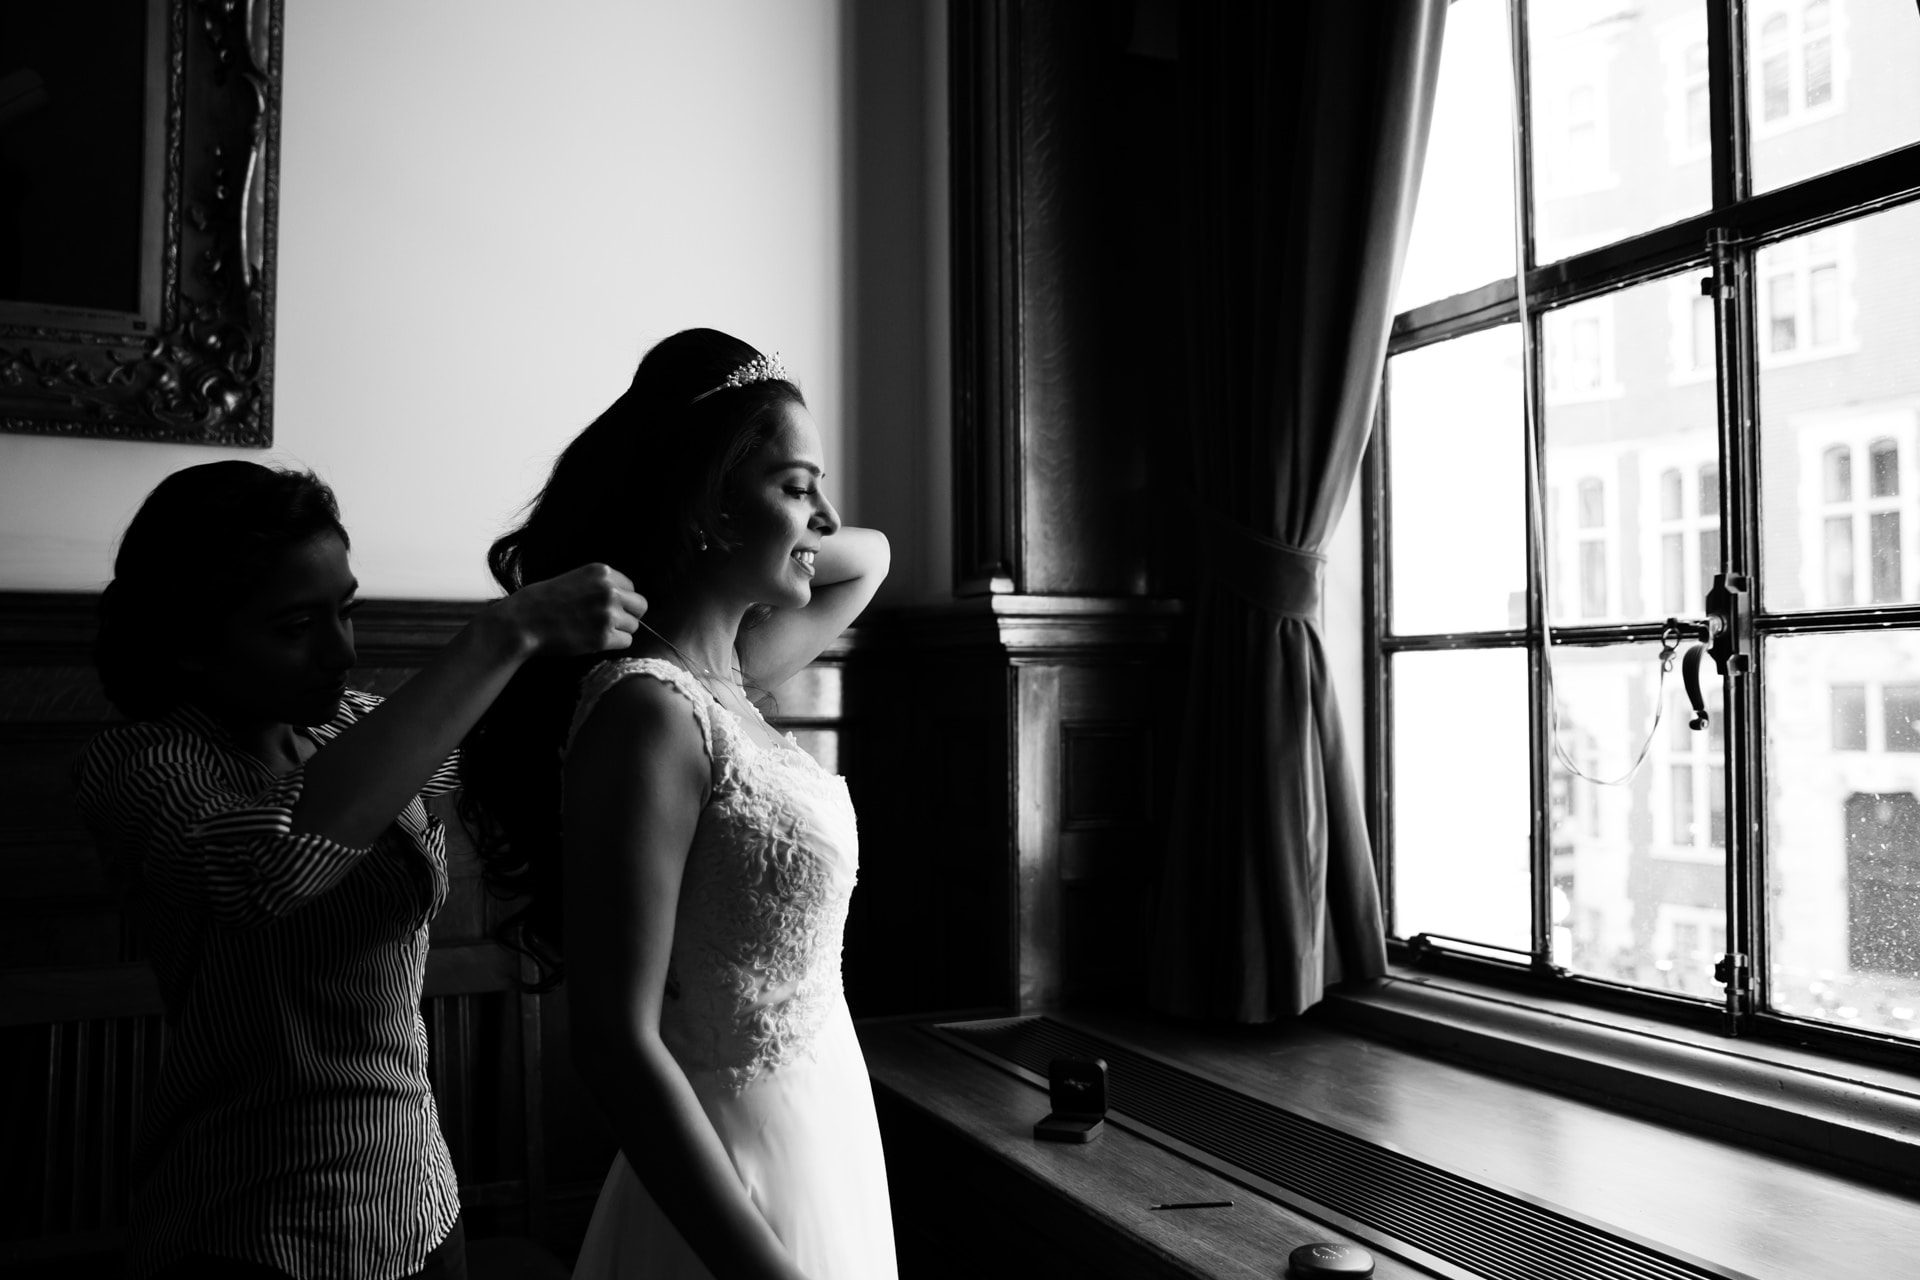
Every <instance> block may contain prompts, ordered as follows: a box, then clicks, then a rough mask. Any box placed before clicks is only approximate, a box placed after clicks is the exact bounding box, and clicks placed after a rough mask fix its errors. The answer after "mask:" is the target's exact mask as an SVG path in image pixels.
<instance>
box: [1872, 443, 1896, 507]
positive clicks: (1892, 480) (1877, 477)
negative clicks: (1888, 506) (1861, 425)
mask: <svg viewBox="0 0 1920 1280" xmlns="http://www.w3.org/2000/svg"><path fill="white" fill-rule="evenodd" d="M1867 468H1868V478H1867V492H1868V493H1871V494H1872V495H1873V496H1874V497H1876V498H1893V497H1898V496H1899V494H1900V446H1899V445H1898V444H1896V443H1894V442H1893V441H1891V440H1875V441H1874V442H1873V443H1872V444H1871V445H1869V446H1868V447H1867Z"/></svg>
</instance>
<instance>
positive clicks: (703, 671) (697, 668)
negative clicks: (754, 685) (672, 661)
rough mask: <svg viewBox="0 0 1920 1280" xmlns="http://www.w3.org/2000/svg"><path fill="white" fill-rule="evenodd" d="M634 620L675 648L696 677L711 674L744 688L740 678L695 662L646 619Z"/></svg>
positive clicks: (681, 659)
mask: <svg viewBox="0 0 1920 1280" xmlns="http://www.w3.org/2000/svg"><path fill="white" fill-rule="evenodd" d="M634 621H636V622H638V623H639V624H640V627H641V629H642V630H644V631H645V632H646V633H647V634H648V635H650V636H652V637H653V638H654V639H655V640H658V641H659V642H660V643H661V644H663V645H665V646H667V648H669V649H671V650H673V655H674V657H676V658H678V659H680V661H682V662H684V663H685V664H686V665H687V670H689V671H691V672H692V673H693V675H694V678H695V679H699V680H704V679H706V678H707V677H709V676H711V677H712V678H713V679H715V680H718V681H719V682H720V683H722V684H724V685H726V686H728V687H729V688H731V689H734V690H736V691H738V690H740V689H742V688H743V686H742V685H741V683H740V682H739V681H738V680H735V679H733V678H731V677H729V676H723V675H721V674H720V673H719V672H718V671H715V670H714V669H713V668H712V667H709V666H704V665H702V664H701V663H698V662H695V661H694V660H693V659H692V658H689V657H688V656H687V655H686V652H685V651H684V650H683V649H681V647H680V646H679V645H677V644H675V643H674V642H673V641H671V640H669V639H667V638H666V637H665V636H663V635H661V634H660V633H659V632H658V631H655V630H654V629H653V628H652V627H650V626H648V625H647V622H646V619H644V618H636V619H634ZM735 670H738V668H735Z"/></svg>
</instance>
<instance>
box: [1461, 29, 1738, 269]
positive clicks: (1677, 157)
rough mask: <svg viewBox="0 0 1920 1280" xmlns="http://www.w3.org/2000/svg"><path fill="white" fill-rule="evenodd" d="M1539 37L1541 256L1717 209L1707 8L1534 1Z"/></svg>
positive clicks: (1534, 58) (1533, 120) (1537, 255)
mask: <svg viewBox="0 0 1920 1280" xmlns="http://www.w3.org/2000/svg"><path fill="white" fill-rule="evenodd" d="M1448 21H1449V28H1451V23H1452V20H1451V18H1449V20H1448ZM1527 33H1528V40H1529V49H1528V59H1529V66H1528V89H1527V94H1528V106H1527V110H1528V113H1529V125H1530V132H1529V136H1530V137H1531V139H1532V145H1533V156H1532V160H1533V210H1534V259H1535V261H1536V262H1540V263H1545V262H1553V261H1556V260H1558V259H1560V258H1565V257H1567V256H1569V255H1571V254H1575V253H1579V252H1581V251H1583V250H1586V249H1592V248H1597V247H1598V246H1600V245H1603V244H1609V243H1612V242H1613V241H1616V240H1623V239H1625V238H1627V237H1628V236H1632V235H1637V234H1639V233H1640V232H1642V231H1649V230H1651V229H1653V228H1654V227H1658V226H1662V225H1665V224H1667V223H1671V222H1678V221H1679V220H1681V219H1682V218H1686V217H1690V216H1691V215H1693V214H1695V213H1699V212H1702V211H1704V210H1705V209H1706V208H1707V207H1708V205H1709V203H1710V202H1711V198H1712V178H1711V174H1710V172H1709V164H1708V162H1709V159H1710V157H1711V147H1710V146H1708V145H1706V144H1707V143H1708V141H1709V140H1708V138H1707V137H1706V134H1707V132H1708V130H1707V121H1706V120H1705V94H1706V85H1705V77H1704V74H1702V73H1701V72H1700V71H1697V70H1696V69H1695V68H1697V67H1698V66H1699V63H1698V62H1697V61H1696V60H1695V56H1694V55H1693V54H1692V51H1693V50H1694V49H1696V48H1701V47H1704V46H1705V44H1706V39H1707V26H1706V17H1705V7H1704V6H1700V5H1692V6H1687V7H1685V8H1683V9H1681V10H1680V11H1679V12H1678V13H1676V12H1674V10H1673V7H1671V6H1669V7H1667V8H1661V7H1659V6H1653V5H1641V6H1626V5H1601V6H1596V5H1577V4H1567V3H1564V2H1563V0H1528V3H1527ZM1449 38H1451V29H1449Z"/></svg>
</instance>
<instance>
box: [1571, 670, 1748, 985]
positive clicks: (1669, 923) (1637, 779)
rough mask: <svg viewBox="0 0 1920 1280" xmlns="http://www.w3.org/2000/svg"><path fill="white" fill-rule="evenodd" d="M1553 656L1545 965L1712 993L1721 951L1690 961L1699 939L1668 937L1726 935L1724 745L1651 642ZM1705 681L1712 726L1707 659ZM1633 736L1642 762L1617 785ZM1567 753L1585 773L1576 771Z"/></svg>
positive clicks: (1715, 704)
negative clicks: (1695, 714)
mask: <svg viewBox="0 0 1920 1280" xmlns="http://www.w3.org/2000/svg"><path fill="white" fill-rule="evenodd" d="M1552 657H1553V687H1554V693H1555V702H1556V706H1557V708H1558V714H1557V717H1556V719H1557V722H1558V747H1559V751H1558V752H1557V753H1556V754H1555V756H1554V757H1553V765H1552V775H1551V776H1552V793H1553V795H1554V797H1555V800H1556V812H1555V821H1554V826H1553V837H1552V868H1553V870H1552V874H1553V888H1554V892H1553V894H1552V895H1551V897H1552V903H1553V906H1552V910H1553V913H1554V920H1553V939H1554V960H1555V962H1556V963H1559V964H1564V965H1566V966H1567V967H1569V968H1571V969H1573V970H1575V971H1577V972H1580V973H1586V974H1591V975H1594V976H1597V977H1603V978H1608V979H1611V980H1613V981H1617V982H1627V983H1632V984H1634V985H1636V986H1642V987H1650V988H1654V989H1658V990H1663V991H1680V992H1684V993H1687V994H1690V995H1697V996H1702V997H1705V998H1708V999H1717V998H1719V996H1720V995H1721V994H1722V993H1721V989H1720V987H1719V986H1718V985H1717V984H1716V983H1714V981H1713V960H1714V959H1717V958H1718V952H1716V953H1715V954H1714V955H1713V956H1712V957H1696V956H1693V955H1692V954H1691V952H1692V951H1693V950H1694V949H1696V947H1699V946H1703V945H1704V944H1703V943H1701V942H1699V941H1698V940H1696V942H1695V943H1691V944H1682V943H1680V942H1678V941H1676V939H1675V937H1674V933H1675V930H1676V928H1677V927H1679V926H1683V925H1692V926H1694V927H1695V928H1697V929H1699V930H1701V933H1700V934H1699V935H1698V936H1699V937H1700V938H1705V937H1707V936H1708V934H1707V932H1706V931H1707V930H1708V929H1709V928H1711V930H1712V931H1713V932H1714V933H1715V934H1718V933H1722V932H1724V930H1725V910H1724V907H1723V903H1724V902H1725V897H1726V894H1725V888H1724V877H1725V867H1726V857H1725V853H1724V849H1725V844H1726V837H1725V830H1724V829H1725V825H1726V824H1725V817H1724V809H1725V806H1724V803H1723V800H1722V799H1721V797H1720V796H1718V795H1717V794H1715V792H1714V786H1715V783H1716V778H1717V777H1718V770H1719V768H1720V765H1719V761H1720V758H1721V748H1720V747H1719V746H1718V745H1717V744H1716V743H1715V741H1714V738H1713V735H1712V734H1711V733H1710V732H1708V731H1705V730H1696V729H1692V728H1690V727H1689V723H1688V722H1689V720H1690V718H1691V708H1690V707H1689V706H1688V705H1687V700H1686V697H1685V696H1684V694H1683V692H1682V690H1681V687H1680V678H1679V675H1678V672H1677V671H1676V672H1671V673H1669V674H1668V675H1667V677H1666V679H1665V680H1664V682H1663V681H1662V679H1661V674H1660V650H1659V646H1658V645H1656V644H1633V645H1605V646H1595V647H1589V646H1585V645H1582V646H1578V647H1575V646H1571V645H1556V646H1554V648H1553V651H1552ZM1702 676H1703V684H1704V686H1705V688H1704V692H1705V695H1706V701H1707V712H1708V715H1709V717H1710V721H1709V723H1710V724H1712V725H1717V723H1718V722H1719V719H1720V714H1721V705H1720V683H1719V680H1718V678H1717V677H1716V676H1715V675H1714V674H1713V669H1712V665H1711V664H1708V666H1707V668H1706V670H1705V671H1703V672H1702ZM1663 706H1664V708H1665V710H1664V712H1663V714H1662V716H1661V719H1660V723H1658V724H1657V725H1656V724H1655V722H1654V713H1655V711H1657V710H1659V709H1660V708H1662V707H1663ZM1649 734H1651V735H1652V741H1651V742H1650V743H1649V742H1648V735H1649ZM1642 745H1646V747H1647V755H1646V760H1645V762H1644V763H1643V764H1642V766H1641V767H1640V768H1639V769H1637V770H1634V771H1633V772H1632V774H1631V775H1629V776H1625V777H1624V780H1622V778H1623V775H1627V772H1628V769H1629V768H1630V767H1631V766H1632V764H1633V759H1634V757H1635V756H1636V755H1637V754H1638V753H1639V752H1640V749H1641V747H1642ZM1562 755H1564V756H1565V757H1566V760H1570V761H1571V762H1572V763H1573V764H1574V765H1575V766H1577V767H1578V769H1579V770H1580V772H1581V773H1584V774H1586V775H1588V776H1587V777H1586V778H1581V777H1577V776H1575V775H1574V774H1573V772H1572V771H1571V770H1569V769H1568V768H1567V765H1566V760H1562V759H1561V756H1562ZM1592 779H1599V780H1600V781H1598V782H1596V781H1592ZM1609 783H1617V785H1607V784H1609ZM1569 814H1571V815H1573V816H1575V817H1577V816H1579V815H1590V816H1592V817H1595V818H1597V821H1589V822H1579V821H1571V820H1569V819H1568V815H1569Z"/></svg>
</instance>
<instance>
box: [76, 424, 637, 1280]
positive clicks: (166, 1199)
mask: <svg viewBox="0 0 1920 1280" xmlns="http://www.w3.org/2000/svg"><path fill="white" fill-rule="evenodd" d="M347 547H348V541H347V534H346V531H345V529H344V528H342V527H341V524H340V518H339V513H338V509H337V506H336V504H335V502H334V498H333V494H332V492H331V491H330V490H329V489H328V488H327V487H326V485H324V484H322V483H321V482H320V481H319V480H317V479H316V478H314V477H313V476H311V475H308V474H306V473H303V472H295V471H282V470H276V469H272V468H267V467H262V466H259V465H257V464H255V463H251V462H242V461H227V462H214V463H208V464H205V465H203V466H197V467H189V468H187V469H186V470H184V471H180V472H176V473H175V474H173V475H171V476H169V477H167V479H165V480H163V481H162V482H161V483H160V485H159V486H158V487H157V488H156V489H155V490H154V491H153V493H152V494H151V495H149V497H148V498H147V500H146V502H145V503H144V504H143V505H142V506H141V508H140V511H139V512H138V513H137V514H136V515H135V516H134V518H133V521H132V523H131V524H130V525H129V527H128V529H127V532H126V535H125V537H124V538H123V539H122V541H121V546H120V550H119V553H118V555H117V557H116V559H115V562H114V579H113V581H112V583H110V584H109V585H108V587H107V590H106V592H105V594H104V596H103V597H102V603H101V620H100V636H99V641H98V645H97V648H96V663H97V666H98V668H99V671H100V676H101V680H102V683H103V684H104V686H105V688H106V692H107V696H108V697H109V698H110V699H111V700H112V701H113V703H114V705H115V706H117V707H118V708H119V709H120V710H121V711H122V712H124V713H125V714H126V715H127V717H128V719H129V720H130V721H131V723H129V724H127V725H124V726H121V727H117V728H113V729H109V730H107V731H106V732H104V733H102V734H101V735H100V736H99V737H98V738H97V739H95V740H94V742H93V743H91V744H90V745H89V746H88V748H87V750H86V752H85V753H84V755H83V756H82V758H81V761H80V764H79V766H78V774H77V778H76V782H77V789H78V793H79V797H80V801H81V806H82V808H83V810H84V811H85V812H86V814H87V816H88V819H89V821H90V823H91V824H92V826H93V827H94V829H95V832H96V834H97V836H98V838H99V840H100V844H101V846H102V849H103V851H104V852H105V853H106V854H107V855H108V857H109V858H111V859H112V860H114V861H115V862H116V863H117V864H118V865H119V866H120V867H122V868H123V869H124V870H125V872H126V873H127V874H128V876H129V877H130V879H131V880H132V881H133V883H134V884H135V885H136V886H137V889H138V892H139V894H140V896H141V897H142V898H143V899H144V906H145V908H146V917H145V918H146V924H147V927H148V932H149V944H150V948H151V953H152V961H153V966H154V969H155V972H156V974H157V975H158V977H159V980H160V986H161V991H162V994H163V996H164V999H165V1004H166V1022H167V1050H166V1056H165V1061H164V1062H163V1064H162V1066H161V1070H160V1075H159V1079H158V1081H157V1082H156V1084H155V1086H154V1088H153V1091H152V1096H151V1097H150V1099H149V1100H148V1103H147V1111H146V1117H145V1122H144V1125H143V1131H142V1133H141V1134H140V1135H139V1137H138V1140H137V1148H136V1153H135V1157H134V1170H133V1180H134V1192H133V1206H132V1213H131V1219H130V1222H131V1225H130V1230H129V1243H130V1246H131V1255H132V1256H131V1264H132V1274H133V1275H134V1276H153V1275H160V1276H166V1277H169V1278H170V1280H171V1278H172V1277H187V1276H192V1277H195V1278H196V1280H203V1278H211V1277H240V1276H246V1277H295V1278H296V1280H308V1278H310V1277H313V1278H317V1277H342V1278H344V1277H352V1278H354V1280H398V1278H399V1277H413V1276H419V1277H436V1278H441V1277H463V1276H464V1275H465V1262H464V1243H463V1237H462V1235H461V1232H460V1227H459V1214H460V1204H459V1196H458V1191H457V1188H456V1183H455V1179H454V1171H453V1167H452V1162H451V1160H450V1159H449V1157H448V1154H447V1148H446V1143H445V1141H444V1139H443V1138H442V1137H441V1134H440V1126H439V1119H438V1116H437V1113H436V1112H435V1109H434V1102H433V1094H432V1090H431V1088H430V1086H429V1083H428V1078H427V1040H426V1031H425V1027H424V1025H423V1024H422V1022H421V1018H420V992H421V983H422V980H423V976H424V973H425V967H426V954H427V926H428V922H429V921H430V920H431V919H432V918H433V916H434V914H435V913H436V912H437V911H438V910H439V908H440V906H441V905H442V903H443V902H444V901H445V899H446V894H447V870H446V839H445V832H444V831H443V830H442V828H441V826H440V824H439V822H438V821H437V820H436V819H434V818H432V817H430V816H428V814H427V812H426V809H425V808H424V806H423V805H422V803H421V796H422V795H431V794H435V793H437V792H441V791H446V790H450V789H452V788H453V787H454V786H455V785H456V779H455V771H454V764H453V761H452V759H451V758H450V757H451V755H452V752H453V749H454V746H455V744H456V743H458V741H459V740H460V738H461V736H462V735H463V734H464V733H465V732H466V731H467V730H468V729H469V728H470V727H471V726H472V725H473V723H474V721H475V720H476V719H477V718H478V716H479V715H480V713H481V712H482V711H483V710H485V709H486V707H487V705H488V704H489V703H490V702H492V700H493V698H494V696H495V695H496V694H497V693H498V692H499V691H500V689H501V688H502V687H503V686H504V685H505V684H506V682H507V681H508V679H509V678H511V676H512V675H513V673H514V672H515V671H516V670H517V669H518V668H519V667H520V665H521V664H522V663H523V662H524V661H526V659H528V658H529V657H531V656H533V655H535V654H550V655H562V654H586V653H595V652H600V651H603V650H610V649H624V648H626V647H627V646H628V645H629V644H630V643H631V636H632V632H633V631H634V629H635V628H636V626H637V624H638V618H639V616H640V614H641V613H643V612H644V611H645V608H646V605H645V602H644V601H643V600H642V599H641V598H640V597H639V596H638V595H636V594H634V593H633V591H632V583H631V582H630V581H629V580H628V579H626V578H625V577H624V576H623V575H621V574H619V573H618V572H616V571H614V570H612V569H609V568H607V567H606V566H604V565H589V566H585V567H582V568H580V569H577V570H575V571H573V572H571V573H567V574H565V575H562V576H560V577H557V578H552V579H548V580H547V581H544V582H539V583H535V584H532V585H530V586H528V587H527V588H525V589H523V590H521V591H517V592H515V593H513V594H512V595H510V596H508V597H506V598H505V599H502V600H499V601H497V602H495V603H493V604H490V605H488V606H486V607H484V608H482V609H480V610H479V612H478V614H477V615H476V617H475V618H474V620H473V621H472V622H471V623H470V624H469V625H468V626H467V627H466V628H465V629H464V630H462V631H461V632H460V634H459V635H458V636H456V637H455V639H454V640H453V641H452V643H450V644H449V645H448V646H447V648H446V650H445V651H443V652H442V653H441V654H440V655H439V656H438V657H437V658H435V659H434V660H433V661H432V662H430V663H429V664H427V665H426V666H425V667H424V668H422V669H421V670H420V671H419V672H418V673H417V674H416V675H415V676H414V677H413V678H412V679H410V680H409V681H408V682H407V684H406V685H405V686H404V687H403V688H401V689H400V690H399V691H398V692H397V693H395V694H394V695H393V696H392V697H391V698H388V699H387V700H386V701H385V702H384V703H383V702H381V700H380V699H378V698H374V697H371V696H369V695H366V694H362V693H357V692H354V691H353V690H350V689H348V688H347V687H346V680H347V675H348V672H349V670H350V669H351V667H352V666H353V662H354V648H353V623H352V613H353V609H354V603H355V601H354V596H355V589H356V586H357V584H356V582H355V581H354V578H353V574H352V572H351V570H350V569H349V567H348V564H347Z"/></svg>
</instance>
